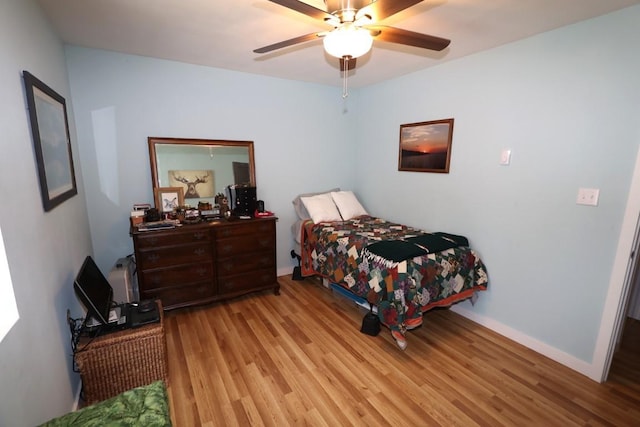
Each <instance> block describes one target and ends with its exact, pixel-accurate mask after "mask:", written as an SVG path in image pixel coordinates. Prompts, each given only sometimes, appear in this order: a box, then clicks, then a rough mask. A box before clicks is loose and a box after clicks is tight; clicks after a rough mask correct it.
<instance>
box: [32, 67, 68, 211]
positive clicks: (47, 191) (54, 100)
mask: <svg viewBox="0 0 640 427" xmlns="http://www.w3.org/2000/svg"><path fill="white" fill-rule="evenodd" d="M22 78H23V81H24V88H25V94H26V98H27V109H28V111H29V122H30V123H31V136H32V139H33V146H34V154H35V157H36V163H37V167H38V179H39V182H40V194H41V197H42V207H43V208H44V210H45V212H48V211H50V210H51V209H53V208H55V207H56V206H58V205H59V204H61V203H62V202H64V201H65V200H68V199H70V198H71V197H73V196H75V195H76V194H78V189H77V187H76V176H75V170H74V167H73V155H72V153H71V139H70V138H69V120H68V117H67V103H66V101H65V99H64V98H63V97H62V96H61V95H60V94H58V93H57V92H56V91H54V90H53V89H51V88H50V87H49V86H47V85H46V84H45V83H43V82H42V81H41V80H39V79H38V78H36V77H35V76H34V75H33V74H31V73H29V72H28V71H23V72H22Z"/></svg>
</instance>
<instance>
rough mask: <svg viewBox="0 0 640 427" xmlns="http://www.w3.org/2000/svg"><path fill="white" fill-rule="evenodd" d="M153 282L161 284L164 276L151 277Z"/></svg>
mask: <svg viewBox="0 0 640 427" xmlns="http://www.w3.org/2000/svg"><path fill="white" fill-rule="evenodd" d="M151 283H153V284H154V285H159V284H160V283H162V278H161V277H160V276H153V277H151Z"/></svg>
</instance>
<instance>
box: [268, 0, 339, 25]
mask: <svg viewBox="0 0 640 427" xmlns="http://www.w3.org/2000/svg"><path fill="white" fill-rule="evenodd" d="M269 1H270V2H272V3H276V4H279V5H280V6H284V7H286V8H287V9H291V10H295V11H296V12H300V13H302V14H304V15H307V16H310V17H312V18H314V19H319V20H320V21H328V20H330V19H332V18H333V16H332V15H331V14H329V13H327V12H325V11H324V10H321V9H318V8H315V7H313V6H311V5H308V4H306V3H303V2H301V1H298V0H269Z"/></svg>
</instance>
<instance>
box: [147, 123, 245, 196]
mask: <svg viewBox="0 0 640 427" xmlns="http://www.w3.org/2000/svg"><path fill="white" fill-rule="evenodd" d="M147 142H148V144H149V162H150V164H151V184H152V186H153V191H154V192H155V190H156V188H159V187H158V162H157V158H156V146H158V145H203V146H212V147H214V146H215V147H220V146H223V147H246V148H247V151H248V154H249V176H250V178H251V185H252V186H254V187H255V186H256V167H255V160H254V156H253V141H230V140H224V139H192V138H164V137H155V136H150V137H149V138H148V139H147Z"/></svg>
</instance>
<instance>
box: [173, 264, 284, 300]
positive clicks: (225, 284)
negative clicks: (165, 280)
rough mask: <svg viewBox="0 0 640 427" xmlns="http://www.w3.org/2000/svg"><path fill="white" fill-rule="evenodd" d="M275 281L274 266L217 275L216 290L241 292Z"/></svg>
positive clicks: (221, 292) (270, 284)
mask: <svg viewBox="0 0 640 427" xmlns="http://www.w3.org/2000/svg"><path fill="white" fill-rule="evenodd" d="M276 282H277V277H276V270H275V268H265V269H262V270H256V271H252V272H247V273H244V274H236V275H233V276H222V277H218V292H220V294H221V295H224V294H235V293H242V292H245V291H248V290H254V289H260V288H268V287H270V286H273V285H275V284H276ZM163 304H164V302H163Z"/></svg>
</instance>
